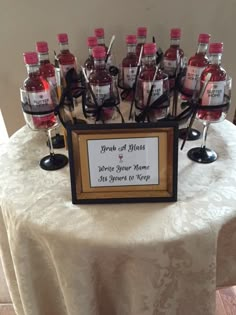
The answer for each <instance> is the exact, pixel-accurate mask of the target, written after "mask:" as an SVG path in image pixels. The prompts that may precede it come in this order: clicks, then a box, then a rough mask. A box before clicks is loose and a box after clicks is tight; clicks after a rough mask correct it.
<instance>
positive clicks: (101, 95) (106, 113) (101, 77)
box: [89, 46, 114, 121]
mask: <svg viewBox="0 0 236 315" xmlns="http://www.w3.org/2000/svg"><path fill="white" fill-rule="evenodd" d="M92 53H93V58H94V70H93V71H92V72H91V73H90V75H89V83H90V85H91V88H92V91H93V94H94V96H95V98H96V101H97V104H98V106H101V105H102V104H103V102H104V101H105V100H107V99H109V98H111V96H112V77H111V75H110V74H109V73H108V71H107V70H106V64H105V57H106V50H105V48H104V47H103V46H96V47H94V48H93V52H92ZM113 114H114V108H109V107H108V108H104V109H103V116H102V119H103V120H104V121H107V120H110V119H112V118H113Z"/></svg>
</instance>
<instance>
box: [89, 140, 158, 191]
mask: <svg viewBox="0 0 236 315" xmlns="http://www.w3.org/2000/svg"><path fill="white" fill-rule="evenodd" d="M158 140H159V139H158V138H157V137H153V138H152V137H150V138H126V139H104V140H88V142H87V145H88V157H89V174H90V185H91V187H107V186H133V185H158V184H159V169H158V165H159V161H158V151H159V147H158V146H159V141H158Z"/></svg>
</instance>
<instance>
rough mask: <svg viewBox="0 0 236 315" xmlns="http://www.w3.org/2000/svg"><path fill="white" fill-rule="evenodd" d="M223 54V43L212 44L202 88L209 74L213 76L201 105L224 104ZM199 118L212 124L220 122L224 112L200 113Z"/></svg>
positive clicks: (224, 76) (202, 111)
mask: <svg viewBox="0 0 236 315" xmlns="http://www.w3.org/2000/svg"><path fill="white" fill-rule="evenodd" d="M222 53H223V43H212V44H210V47H209V65H208V67H206V69H205V70H204V71H203V72H202V75H201V86H202V85H203V84H204V81H205V79H206V76H207V74H208V73H210V74H211V79H210V82H209V83H208V85H207V87H206V90H205V92H204V94H203V96H202V100H201V104H202V105H203V106H204V105H220V104H223V103H224V91H225V86H226V77H227V74H226V71H225V70H224V69H223V68H222V67H221V58H222ZM197 114H198V118H199V119H202V120H207V121H210V122H214V121H218V120H219V119H220V118H221V117H222V114H223V110H220V109H219V110H216V111H204V110H199V111H198V113H197Z"/></svg>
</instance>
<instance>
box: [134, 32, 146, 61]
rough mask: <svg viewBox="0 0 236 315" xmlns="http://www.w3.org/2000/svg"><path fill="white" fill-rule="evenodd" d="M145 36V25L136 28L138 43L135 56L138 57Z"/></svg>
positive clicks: (144, 41)
mask: <svg viewBox="0 0 236 315" xmlns="http://www.w3.org/2000/svg"><path fill="white" fill-rule="evenodd" d="M146 38H147V28H146V27H138V29H137V41H138V44H137V46H136V55H137V58H139V55H140V50H141V47H142V46H143V45H144V44H145V43H146Z"/></svg>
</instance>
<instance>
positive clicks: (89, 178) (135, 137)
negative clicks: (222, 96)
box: [66, 121, 178, 204]
mask: <svg viewBox="0 0 236 315" xmlns="http://www.w3.org/2000/svg"><path fill="white" fill-rule="evenodd" d="M66 129H67V142H68V152H69V161H70V179H71V193H72V203H73V204H88V203H121V202H127V203H128V202H174V201H177V176H178V123H177V122H174V121H173V122H171V121H160V122H157V123H127V124H116V123H114V124H94V125H93V124H80V125H79V124H77V125H69V126H68V127H67V128H66Z"/></svg>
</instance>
